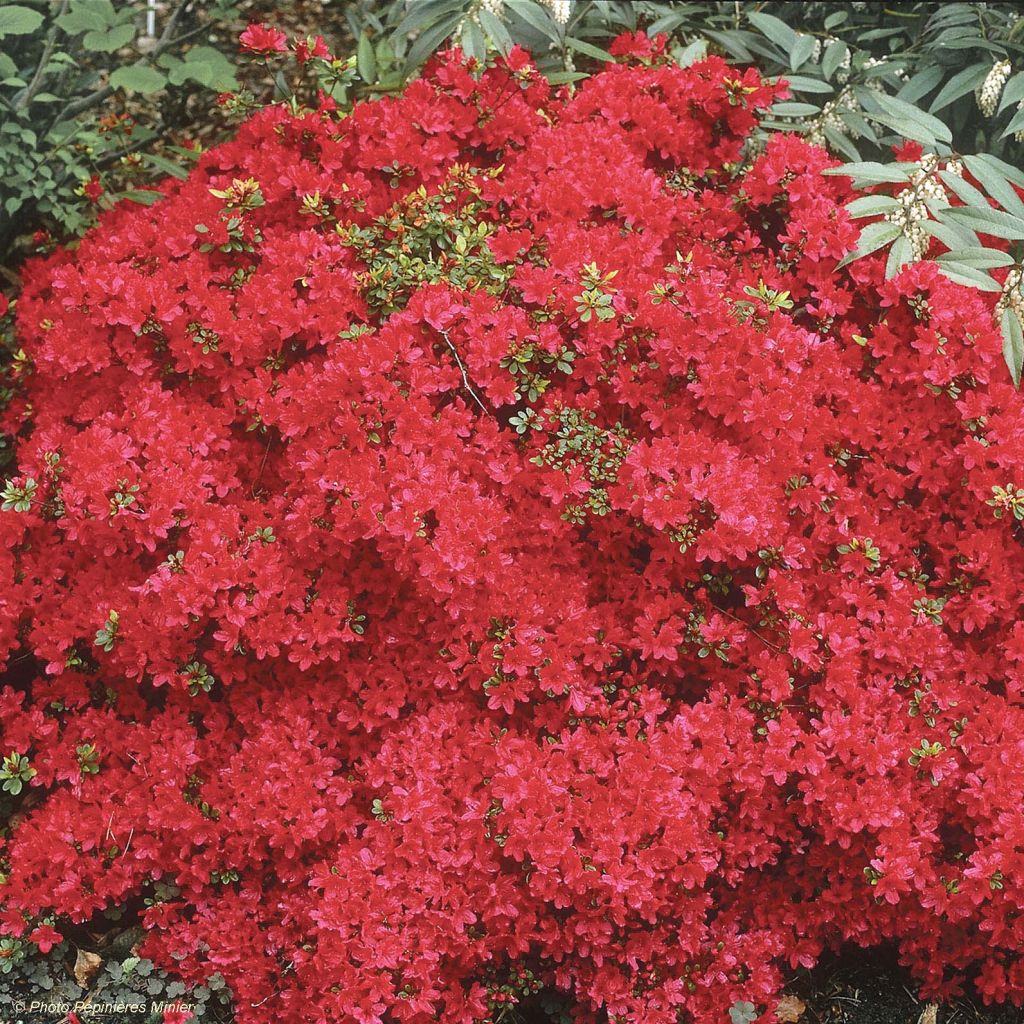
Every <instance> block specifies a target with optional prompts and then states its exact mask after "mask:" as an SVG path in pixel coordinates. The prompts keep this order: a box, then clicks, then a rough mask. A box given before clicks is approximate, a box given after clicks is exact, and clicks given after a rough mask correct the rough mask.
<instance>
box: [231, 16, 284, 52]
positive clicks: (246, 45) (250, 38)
mask: <svg viewBox="0 0 1024 1024" xmlns="http://www.w3.org/2000/svg"><path fill="white" fill-rule="evenodd" d="M238 41H239V42H240V43H241V44H242V49H243V50H248V51H250V52H251V53H256V54H270V53H286V52H287V50H288V37H287V36H286V35H285V34H284V32H282V31H281V30H280V29H276V28H271V27H270V26H269V25H261V24H258V23H257V22H252V23H251V24H250V25H249V26H248V27H247V28H246V29H245V31H244V32H243V33H242V34H241V35H240V36H239V37H238Z"/></svg>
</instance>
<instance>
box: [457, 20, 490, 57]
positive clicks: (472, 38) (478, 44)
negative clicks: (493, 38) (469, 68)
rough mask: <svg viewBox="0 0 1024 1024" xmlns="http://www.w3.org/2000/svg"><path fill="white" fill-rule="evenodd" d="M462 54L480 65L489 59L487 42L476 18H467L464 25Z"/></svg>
mask: <svg viewBox="0 0 1024 1024" xmlns="http://www.w3.org/2000/svg"><path fill="white" fill-rule="evenodd" d="M462 52H463V53H464V54H465V55H466V56H467V57H471V58H474V59H476V60H477V61H478V62H479V63H480V64H483V62H484V61H485V60H486V59H487V40H486V39H485V38H484V34H483V31H482V29H481V28H480V23H479V22H478V21H477V20H476V19H475V18H467V19H466V20H465V21H464V22H463V23H462Z"/></svg>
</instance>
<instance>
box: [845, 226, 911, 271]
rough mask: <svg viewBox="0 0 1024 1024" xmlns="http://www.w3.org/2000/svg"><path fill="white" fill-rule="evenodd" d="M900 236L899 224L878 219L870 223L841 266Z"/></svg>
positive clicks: (869, 253) (867, 254) (868, 254)
mask: <svg viewBox="0 0 1024 1024" xmlns="http://www.w3.org/2000/svg"><path fill="white" fill-rule="evenodd" d="M899 237H900V227H899V225H897V224H890V223H889V221H887V220H880V221H876V222H875V223H874V224H869V225H868V226H867V227H866V228H865V229H864V230H863V231H862V232H861V233H860V238H859V239H858V240H857V248H856V249H855V250H854V251H853V252H851V253H850V254H849V255H847V256H846V257H845V258H844V259H842V260H841V261H840V262H839V266H840V267H845V266H846V265H847V264H848V263H852V262H853V261H854V260H859V259H860V258H861V257H863V256H870V255H871V253H873V252H875V251H876V250H877V249H881V248H882V246H883V245H888V244H889V243H890V242H894V241H895V240H896V239H897V238H899Z"/></svg>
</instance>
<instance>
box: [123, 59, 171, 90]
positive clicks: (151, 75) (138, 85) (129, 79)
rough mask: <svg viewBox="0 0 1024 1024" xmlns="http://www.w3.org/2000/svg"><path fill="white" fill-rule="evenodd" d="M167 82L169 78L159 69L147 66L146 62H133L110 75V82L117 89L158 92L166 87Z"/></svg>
mask: <svg viewBox="0 0 1024 1024" xmlns="http://www.w3.org/2000/svg"><path fill="white" fill-rule="evenodd" d="M166 82H167V80H166V79H165V78H164V76H163V75H161V74H160V72H159V71H157V70H156V69H155V68H150V67H146V65H145V64H138V65H135V64H133V65H129V66H128V67H125V68H118V69H117V70H116V71H115V72H114V73H113V74H112V75H111V76H110V84H111V85H112V86H113V87H114V88H115V89H125V90H126V91H128V92H141V93H151V92H157V91H158V90H159V89H162V88H163V87H164V85H165V84H166Z"/></svg>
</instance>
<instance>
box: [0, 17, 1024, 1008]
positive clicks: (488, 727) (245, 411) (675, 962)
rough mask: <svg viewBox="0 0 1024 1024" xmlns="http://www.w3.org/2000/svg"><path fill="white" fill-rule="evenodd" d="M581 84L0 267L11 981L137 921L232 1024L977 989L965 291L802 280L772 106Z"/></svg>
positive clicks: (665, 86)
mask: <svg viewBox="0 0 1024 1024" xmlns="http://www.w3.org/2000/svg"><path fill="white" fill-rule="evenodd" d="M261 38H262V37H261ZM279 43H280V41H279V40H277V39H276V37H268V42H267V44H266V45H267V47H268V48H269V49H278V48H280V46H279ZM614 52H615V54H616V55H617V57H618V58H619V61H618V63H615V64H612V65H609V66H608V67H607V68H606V69H604V70H603V71H602V72H601V73H600V74H598V75H596V76H594V77H593V78H591V79H589V80H588V81H586V82H585V83H583V84H582V85H581V86H580V87H579V88H578V89H577V90H576V91H570V90H569V88H568V87H555V86H552V85H551V84H550V83H549V82H548V81H547V80H546V79H545V78H544V77H543V76H541V75H540V74H538V73H537V72H536V70H535V69H534V67H533V66H532V65H531V63H530V62H529V60H528V58H527V57H526V55H525V54H524V53H523V52H521V51H519V50H513V51H512V52H511V53H510V55H509V56H508V58H506V59H502V60H499V61H497V62H496V63H495V64H494V65H493V66H490V67H487V68H483V67H480V66H479V65H476V64H475V63H474V62H473V61H469V62H464V61H463V60H462V59H461V58H460V56H459V54H458V53H452V54H447V55H444V56H442V57H441V58H439V59H435V60H433V61H432V62H431V63H430V64H429V66H428V67H427V69H426V71H425V74H424V77H423V78H422V79H420V80H418V81H416V82H413V83H412V84H411V85H410V86H409V87H408V89H407V90H406V91H405V93H404V94H403V95H402V96H401V97H398V98H386V99H382V100H379V101H375V102H360V103H357V104H356V105H355V106H354V108H353V109H352V110H351V111H350V112H346V113H344V114H342V113H341V112H339V111H337V110H336V109H334V108H333V104H332V103H331V102H330V101H329V99H326V98H325V99H324V102H323V103H322V104H321V105H320V106H318V107H317V108H315V109H308V108H306V107H303V106H301V105H300V104H298V103H294V102H293V103H291V104H289V105H278V106H273V107H269V108H267V109H265V110H263V111H261V112H259V113H257V114H255V115H254V116H253V117H252V118H251V119H250V120H248V121H247V122H246V123H245V124H244V125H243V126H242V128H241V129H240V131H239V134H238V137H237V139H235V140H234V141H232V142H230V143H228V144H225V145H223V146H220V147H218V148H217V149H214V150H212V151H210V152H208V153H206V154H204V155H203V156H202V157H201V158H200V159H199V161H198V163H197V165H196V167H195V169H194V171H193V172H192V173H191V174H190V175H189V176H188V178H187V179H185V180H181V181H179V180H168V181H167V182H166V183H164V184H163V185H162V192H163V195H164V198H162V200H161V201H159V202H158V203H156V204H155V205H153V206H151V207H148V208H147V207H141V206H135V205H132V204H121V205H119V206H117V207H115V208H114V209H112V210H110V211H109V212H107V213H105V214H104V215H103V216H102V218H101V221H100V223H99V225H98V227H97V228H96V229H95V230H93V231H92V232H91V233H89V234H88V235H87V236H86V237H85V238H84V239H83V240H82V242H81V244H80V245H79V246H78V247H77V248H76V249H74V250H60V251H57V252H55V253H54V254H52V255H50V256H48V257H46V258H45V259H41V260H39V261H36V262H35V263H33V264H31V265H30V266H29V267H28V268H27V270H26V284H25V290H24V293H23V295H22V296H21V298H20V299H19V301H18V303H17V310H16V316H17V323H18V331H19V340H20V344H21V345H22V346H23V353H22V358H21V361H20V363H19V368H18V374H17V384H18V386H17V388H16V390H15V394H14V396H13V397H12V400H11V403H10V405H9V406H8V408H7V410H6V413H5V417H6V428H7V430H8V431H9V432H10V433H13V434H16V435H17V452H16V465H15V466H14V467H13V468H14V470H15V472H14V475H12V476H11V478H10V480H9V481H8V482H7V485H6V489H5V490H4V493H3V509H4V511H3V514H2V515H0V533H2V545H0V558H2V559H3V563H4V578H5V580H7V581H8V582H7V585H6V586H5V588H4V591H3V595H2V597H0V649H2V651H3V652H4V658H5V663H6V668H7V674H6V676H5V680H4V682H5V684H6V685H5V688H4V689H3V690H2V692H0V712H2V723H3V725H2V738H0V743H2V752H3V755H4V757H5V758H6V760H5V761H4V762H3V771H2V772H0V774H2V776H3V779H4V783H3V790H4V795H3V799H4V800H5V801H6V804H5V807H6V810H7V813H9V814H10V815H11V819H10V824H9V827H8V829H7V831H6V833H5V839H4V841H3V846H2V859H3V864H2V870H3V875H4V883H3V885H2V886H0V908H2V915H0V929H2V932H3V933H4V935H6V937H7V939H6V940H4V941H8V943H9V944H12V943H16V944H18V945H19V948H21V947H31V946H32V945H33V944H35V945H38V946H39V948H40V949H43V948H45V949H49V948H51V947H52V946H53V945H54V944H55V943H57V942H59V941H60V940H61V938H62V937H63V936H66V935H73V934H76V931H75V930H76V929H80V928H83V927H85V928H88V927H93V926H95V923H96V922H97V921H98V920H100V919H101V918H102V915H103V914H104V913H105V912H108V911H109V910H110V909H111V908H112V907H128V908H131V911H132V913H133V914H137V915H138V918H139V920H140V921H141V924H142V926H143V927H144V928H145V933H146V938H145V940H144V942H143V943H142V944H141V946H136V947H133V948H134V949H135V950H136V955H139V956H143V957H147V958H149V959H150V960H152V961H153V962H154V963H155V964H156V965H157V967H158V968H160V969H165V970H172V971H174V972H176V973H178V974H179V975H180V976H181V977H182V978H183V979H184V980H185V981H186V982H187V983H189V984H193V985H202V984H204V983H205V982H206V981H207V980H208V979H209V978H211V977H214V976H216V977H218V978H223V980H224V982H226V984H227V986H228V987H229V988H230V990H231V991H232V993H233V994H234V999H235V1007H236V1013H237V1019H238V1020H239V1021H241V1022H251V1024H261V1022H271V1021H273V1022H286V1024H305V1022H310V1024H312V1022H327V1021H331V1022H335V1021H358V1022H360V1024H371V1022H378V1021H383V1020H387V1021H406V1022H417V1024H418V1022H425V1021H429V1020H442V1021H446V1022H452V1024H455V1022H458V1024H470V1022H480V1021H492V1022H498V1021H502V1020H508V1019H511V1016H510V1015H511V1014H512V1013H513V1011H514V1010H515V1008H516V1007H520V1008H521V1007H523V1006H533V1005H536V1004H537V1002H538V1001H540V1002H541V1003H544V1001H545V1000H547V1001H548V1002H547V1003H544V1005H554V1004H555V1003H557V1004H558V1005H559V1006H561V1007H562V1010H563V1012H567V1013H572V1014H574V1015H575V1016H576V1017H577V1018H578V1019H579V1020H580V1021H590V1020H595V1019H605V1015H607V1019H609V1020H611V1021H613V1022H616V1024H620V1022H621V1024H625V1022H633V1021H636V1022H639V1021H643V1022H649V1024H662V1022H664V1024H669V1022H672V1024H674V1022H682V1024H686V1022H697V1024H710V1022H716V1024H721V1022H723V1021H724V1020H726V1019H728V1015H729V1012H730V1010H731V1011H732V1013H733V1018H734V1019H736V1018H737V1017H738V1018H740V1019H751V1018H752V1017H753V1016H756V1015H758V1014H761V1015H763V1019H764V1020H770V1019H772V1017H773V1011H774V1007H775V1003H776V998H777V995H778V992H779V990H780V985H781V983H782V980H783V979H784V977H785V975H786V972H787V971H788V970H790V969H792V968H795V967H797V966H798V965H805V966H810V965H813V964H814V963H815V962H816V960H817V959H818V958H819V957H820V956H821V955H822V954H823V952H824V951H826V950H834V949H839V948H842V947H843V946H844V945H847V946H850V945H853V946H859V947H864V948H869V947H875V946H879V945H882V944H891V945H895V946H896V947H897V948H898V950H899V953H900V956H901V959H902V961H903V963H904V964H905V965H906V966H908V967H909V968H910V969H911V970H912V972H913V973H914V975H915V977H916V978H917V980H918V981H919V983H920V985H921V986H922V990H923V992H924V993H925V994H926V995H928V996H932V997H941V996H943V995H945V994H949V993H952V992H954V991H957V990H958V989H960V988H962V987H963V986H965V985H973V986H975V988H976V990H977V991H978V992H980V994H981V995H982V996H983V997H984V998H985V999H986V1000H995V1001H1004V1000H1012V1001H1017V1002H1020V1000H1021V998H1022V993H1024V963H1022V961H1021V957H1020V942H1019V921H1020V915H1021V911H1022V908H1024V852H1022V849H1024V818H1022V810H1021V804H1020V792H1021V788H1022V786H1024V766H1022V761H1021V756H1020V752H1021V749H1022V744H1024V699H1022V694H1024V626H1022V625H1021V622H1020V613H1021V603H1022V594H1024V587H1022V583H1024V552H1022V548H1021V543H1020V541H1021V529H1022V525H1021V524H1022V522H1024V416H1022V411H1021V399H1020V397H1019V395H1018V393H1017V392H1016V391H1015V389H1014V388H1013V386H1012V384H1011V382H1010V381H1009V379H1008V378H1007V375H1006V373H1005V369H1004V367H1003V364H1002V356H1001V351H1000V346H1001V341H1000V337H999V333H998V329H997V327H996V326H995V324H994V321H993V318H992V309H991V306H992V302H993V300H992V298H991V297H990V296H986V295H984V294H982V293H979V292H976V291H973V290H970V289H967V288H964V287H961V286H960V285H957V284H954V283H953V282H951V281H949V280H948V279H946V278H945V277H943V276H941V275H940V273H939V272H938V270H937V268H936V267H935V265H934V264H933V263H930V262H928V261H927V260H922V261H920V262H916V263H913V264H910V265H908V266H906V267H905V268H904V269H903V270H902V271H901V272H900V273H899V274H898V275H897V276H896V277H895V278H894V279H892V280H886V279H885V273H884V271H885V258H884V257H883V256H877V255H876V256H867V257H865V258H864V259H860V260H858V261H856V262H854V263H852V264H849V265H847V266H844V267H841V268H840V267H839V266H838V264H839V263H840V262H841V261H842V259H843V258H844V256H846V254H848V253H849V252H850V251H851V250H852V249H853V248H854V246H855V244H856V240H857V238H858V235H859V229H858V227H857V225H856V224H855V223H852V222H851V220H850V218H849V215H848V213H847V211H846V210H845V209H844V208H843V206H844V203H845V202H846V201H848V200H849V198H850V181H849V179H848V178H844V177H842V176H836V175H825V174H823V173H822V172H823V171H825V170H827V169H829V168H830V167H833V166H834V164H835V162H834V161H833V160H831V159H830V158H829V157H828V155H827V154H826V153H825V152H824V151H823V150H822V149H820V148H816V147H814V146H813V145H810V144H808V143H807V142H806V141H804V140H801V139H799V138H797V137H794V136H790V135H780V136H778V137H774V138H772V139H771V140H770V141H769V144H768V145H767V148H766V149H765V150H764V151H763V152H762V153H760V154H759V155H756V156H751V155H750V154H749V153H748V150H746V149H745V142H746V139H747V137H748V136H749V134H750V133H751V131H752V130H753V129H754V127H755V125H756V123H757V119H758V117H759V113H760V112H761V111H764V110H765V109H767V108H768V107H769V106H770V105H771V104H772V103H773V102H774V101H775V99H777V98H778V96H779V95H780V94H781V92H782V89H783V88H784V87H783V86H782V85H779V84H767V83H765V82H763V81H762V80H761V79H759V77H758V76H757V74H756V73H755V72H754V71H752V70H748V71H744V72H739V71H736V70H733V69H731V68H730V67H729V66H727V65H726V64H725V63H724V62H723V61H722V60H720V59H718V58H709V59H707V60H704V61H700V62H698V63H696V64H694V65H693V66H692V67H690V68H688V69H685V70H684V69H680V68H679V67H678V66H676V65H675V64H674V63H672V62H671V61H670V60H669V59H668V58H667V57H666V56H665V54H664V52H663V46H662V44H661V42H659V41H655V42H651V41H649V40H647V39H645V38H644V37H626V38H624V39H621V40H619V41H618V42H617V43H616V44H615V46H614ZM307 57H308V55H307ZM310 59H327V58H319V57H315V58H310ZM748 157H750V158H749V159H748ZM933 244H934V245H935V246H936V247H938V242H934V243H933ZM991 244H993V245H1003V246H1004V247H1005V244H1006V243H999V242H998V241H997V242H993V243H991ZM924 255H927V253H925V254H924ZM999 272H1000V271H998V270H997V271H995V273H999Z"/></svg>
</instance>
